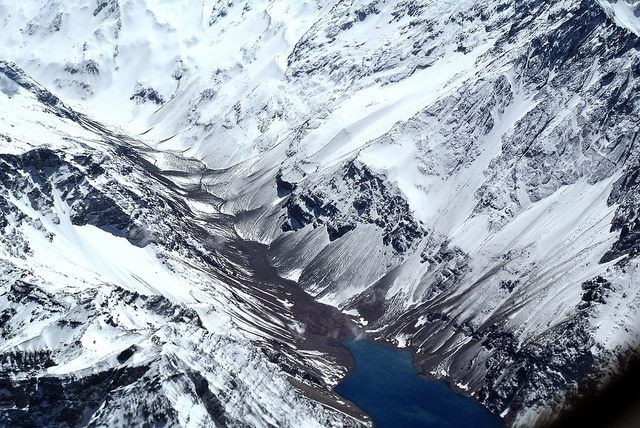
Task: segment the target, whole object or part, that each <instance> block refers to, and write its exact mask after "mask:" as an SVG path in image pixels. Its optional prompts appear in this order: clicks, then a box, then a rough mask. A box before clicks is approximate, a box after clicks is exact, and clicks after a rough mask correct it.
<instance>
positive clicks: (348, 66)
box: [0, 0, 640, 424]
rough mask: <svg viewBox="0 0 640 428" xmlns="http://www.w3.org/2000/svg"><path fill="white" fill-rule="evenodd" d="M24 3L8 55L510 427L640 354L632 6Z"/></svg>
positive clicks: (569, 2)
mask: <svg viewBox="0 0 640 428" xmlns="http://www.w3.org/2000/svg"><path fill="white" fill-rule="evenodd" d="M15 3H16V2H3V3H1V4H2V8H1V10H2V11H3V12H4V14H3V15H4V16H5V17H6V18H5V27H6V28H7V30H8V31H6V32H4V33H3V34H2V36H0V37H2V38H3V39H2V41H3V43H2V46H3V48H2V49H3V50H2V54H3V56H4V57H6V58H10V59H12V60H14V61H16V62H18V63H19V64H20V65H21V66H22V67H24V68H25V69H26V70H28V71H29V73H32V74H33V75H34V76H37V77H38V79H39V80H40V81H42V82H44V83H45V84H46V86H47V87H49V88H51V89H52V90H53V91H54V92H56V93H57V94H59V95H60V96H63V97H64V98H65V99H68V100H70V102H71V101H72V102H74V103H77V105H78V106H79V108H81V109H84V110H85V111H92V112H95V113H96V115H97V117H99V118H101V120H105V121H107V122H109V123H111V124H114V125H117V126H119V127H121V128H122V129H125V130H127V132H129V133H131V134H140V135H138V137H139V138H141V139H142V140H144V141H146V142H147V143H148V144H149V145H152V146H153V147H154V148H156V149H158V150H164V151H166V153H171V152H172V151H180V152H182V153H183V154H184V155H185V156H187V157H193V158H196V159H197V160H199V161H202V162H203V163H204V164H206V165H207V166H208V167H209V168H214V169H215V170H211V171H208V172H207V173H206V174H204V175H202V176H201V177H199V178H200V179H199V183H200V185H201V187H202V188H203V189H206V191H207V192H208V193H209V194H213V195H215V196H216V199H215V202H213V201H212V200H206V201H204V202H205V204H204V205H202V201H200V202H199V203H198V207H200V208H201V209H205V208H204V207H206V206H209V205H211V203H212V202H213V204H214V205H217V206H218V207H219V209H220V210H221V211H222V212H223V213H225V215H227V216H229V222H230V223H232V225H233V230H234V231H237V233H238V234H239V235H240V236H241V237H242V238H243V239H245V240H247V241H251V242H258V243H260V244H261V245H264V246H265V247H264V248H267V251H268V253H269V254H268V257H269V260H270V262H271V263H272V264H273V266H275V267H276V268H277V269H278V272H279V273H280V275H281V276H282V277H283V278H287V279H288V280H292V281H295V282H297V283H298V284H299V286H300V287H301V288H303V289H304V290H306V291H307V292H308V293H309V294H310V295H312V296H313V297H314V298H316V299H317V300H319V301H320V302H323V303H328V304H330V305H333V306H335V307H337V308H340V309H341V310H343V311H344V312H345V313H347V314H349V315H351V316H352V317H353V318H354V319H355V320H356V321H358V322H359V323H360V324H361V325H362V326H363V327H364V329H365V330H366V331H367V333H368V334H369V335H371V336H372V337H376V338H380V339H384V340H388V341H390V342H391V343H394V344H396V345H398V346H407V347H410V348H411V349H412V350H413V351H415V352H416V354H417V356H418V358H417V361H418V363H419V365H420V367H421V369H422V370H423V371H424V372H426V373H431V374H433V375H435V376H439V377H446V378H448V379H450V380H451V381H453V382H455V383H456V384H457V385H458V386H459V387H460V388H461V389H464V390H466V391H467V392H468V393H469V394H473V395H474V396H476V397H478V398H479V399H481V401H482V402H483V403H485V404H486V405H487V406H489V408H491V409H492V410H493V411H494V412H496V413H498V414H502V415H503V416H505V417H506V420H507V421H508V422H510V423H514V424H530V423H531V422H532V421H537V422H541V423H542V422H544V421H545V420H547V418H549V417H551V415H552V414H553V412H554V411H556V410H557V409H558V408H561V407H562V406H564V405H566V403H567V402H568V401H569V400H570V399H571V398H572V397H574V396H576V395H580V394H582V393H584V392H585V391H587V390H590V389H593V388H595V387H597V385H598V383H599V382H600V381H601V380H602V379H604V378H606V377H607V376H609V375H610V374H611V373H613V372H615V371H616V370H617V369H618V364H623V363H624V361H625V360H626V359H627V358H628V357H629V356H630V354H631V353H632V352H634V350H636V349H638V344H639V343H638V342H639V337H638V330H637V328H636V326H637V322H638V320H639V314H638V310H639V305H640V297H639V296H638V291H637V287H635V285H636V284H637V282H638V277H637V274H636V271H637V263H638V261H637V255H638V249H637V239H636V238H637V236H638V235H637V233H638V230H637V229H638V221H637V207H638V205H637V203H638V202H637V196H636V193H637V192H636V189H637V181H638V178H637V171H638V148H637V144H635V142H636V138H637V129H638V117H640V115H639V114H638V101H637V98H636V96H635V93H636V92H637V91H636V89H637V85H638V80H637V75H638V67H639V61H640V56H639V54H638V50H637V44H638V41H637V18H635V15H634V10H635V3H631V2H624V1H622V0H618V1H613V0H602V1H600V0H599V1H596V2H593V1H588V0H584V1H580V0H562V1H546V0H543V1H538V0H536V1H533V0H531V1H528V0H525V1H520V2H508V1H499V0H497V1H493V0H492V1H487V2H483V3H481V4H478V3H473V2H465V1H463V2H460V1H447V0H438V1H435V2H434V1H400V2H391V1H383V0H378V1H366V2H365V1H346V0H333V1H318V2H294V3H295V5H292V4H290V3H291V2H284V1H240V2H209V1H203V2H202V3H201V4H197V5H193V4H182V3H180V5H176V4H174V5H172V6H168V5H166V4H165V3H164V2H159V1H151V0H147V1H140V2H131V1H116V0H112V1H98V2H96V1H90V0H76V1H73V2H68V1H65V2H62V1H54V2H48V4H47V5H46V6H45V7H41V6H40V5H35V4H30V2H23V3H21V4H15ZM230 229H231V227H230ZM256 245H257V244H256Z"/></svg>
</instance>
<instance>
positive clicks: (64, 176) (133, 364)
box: [0, 63, 367, 427]
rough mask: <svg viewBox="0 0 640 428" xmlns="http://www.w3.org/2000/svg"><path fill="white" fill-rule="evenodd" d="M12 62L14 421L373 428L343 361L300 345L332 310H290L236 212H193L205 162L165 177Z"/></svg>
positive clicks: (7, 402) (4, 306)
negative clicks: (247, 248)
mask: <svg viewBox="0 0 640 428" xmlns="http://www.w3.org/2000/svg"><path fill="white" fill-rule="evenodd" d="M1 69H2V70H3V75H2V76H3V78H7V79H12V81H13V82H14V83H15V84H16V85H17V87H18V89H16V90H15V91H14V92H13V94H12V97H11V98H10V99H9V98H8V97H6V96H4V101H3V104H2V110H3V111H2V116H3V120H4V124H5V125H6V126H5V127H4V128H3V130H4V131H6V132H7V133H8V135H10V136H8V137H7V138H5V141H6V142H5V143H3V145H2V146H1V148H0V219H2V221H1V222H0V232H1V234H2V245H1V247H0V278H2V280H1V281H0V329H1V331H2V338H3V341H2V345H1V346H0V384H1V385H2V390H3V391H4V392H3V393H2V394H1V397H0V409H1V411H0V423H2V424H3V425H15V424H16V423H19V424H24V425H33V426H44V425H65V424H66V425H69V426H85V425H91V426H97V425H120V426H121V425H138V424H140V423H143V422H144V423H148V424H151V425H155V424H160V425H171V426H174V425H183V426H188V425H198V426H246V425H247V424H253V425H262V424H265V423H269V424H277V425H283V426H291V427H298V426H302V425H311V426H313V425H315V426H324V425H352V426H359V425H366V424H367V423H366V419H364V418H363V416H362V415H361V414H360V413H359V412H358V411H357V410H356V409H355V408H353V407H349V406H348V405H344V404H341V403H339V402H338V401H337V398H336V397H335V396H334V395H333V394H332V393H331V392H330V388H331V387H332V386H333V385H334V384H335V382H336V381H337V379H338V378H339V376H340V375H341V374H342V373H343V372H344V370H345V367H344V366H343V365H342V364H344V361H345V360H344V359H336V355H337V354H336V353H334V354H333V355H331V354H325V353H318V352H313V353H309V354H305V353H304V350H305V349H307V347H308V344H307V339H308V338H309V337H312V336H313V335H314V334H315V335H317V334H318V333H317V331H318V329H319V327H317V326H314V325H313V323H314V322H315V323H319V321H318V320H319V319H322V318H323V317H328V316H327V315H326V311H327V310H329V309H325V308H323V307H318V309H314V306H313V303H311V302H308V301H307V303H305V300H298V301H297V303H298V304H299V305H300V306H297V307H293V306H292V305H291V304H290V302H289V301H287V300H286V298H287V296H291V294H292V292H287V284H285V283H278V282H275V283H272V282H270V281H273V279H272V278H271V277H269V276H268V275H267V274H266V273H262V272H258V271H257V270H256V266H259V263H258V262H255V261H254V265H248V264H246V261H245V260H243V259H242V255H234V250H233V247H234V246H238V245H242V240H241V239H239V238H238V237H237V235H236V234H235V233H234V232H233V229H232V228H231V227H230V223H229V221H228V220H224V219H215V218H214V217H210V215H209V214H206V213H205V212H201V211H199V210H197V209H196V208H194V207H192V206H191V205H192V204H195V202H194V201H196V199H192V198H191V197H190V196H189V195H190V194H194V195H197V201H199V202H200V203H202V202H203V201H205V200H206V195H207V193H206V192H205V191H203V190H201V189H200V190H198V178H199V177H200V176H201V175H202V174H203V172H202V171H203V169H202V166H201V165H199V164H197V163H195V162H188V161H181V160H180V159H179V158H175V157H172V156H169V157H168V158H166V159H165V161H168V162H170V163H173V166H174V167H178V168H180V170H175V169H172V170H167V171H165V170H162V169H161V168H159V167H157V166H155V165H153V163H151V162H150V160H151V159H155V161H157V162H158V161H160V159H159V158H155V157H154V156H160V154H158V153H155V152H153V151H150V150H149V149H146V148H144V147H143V146H142V145H140V143H138V142H136V141H134V140H130V139H127V138H125V137H122V136H119V135H116V134H113V133H110V132H109V131H108V130H107V129H105V128H103V127H102V125H100V124H99V123H97V122H93V121H91V120H90V119H88V118H86V117H85V116H83V115H81V114H77V113H74V112H73V111H72V110H70V109H69V108H68V107H66V106H65V105H64V104H62V103H61V102H60V101H59V100H57V99H56V98H55V97H54V96H53V95H52V94H50V93H47V91H46V90H45V89H43V88H41V87H39V86H38V85H37V84H36V83H35V82H33V81H31V80H29V79H28V77H26V76H25V75H24V74H22V72H21V71H20V70H19V69H17V68H16V67H15V66H13V65H11V64H7V63H2V68H1ZM191 176H193V177H191ZM177 177H181V178H182V179H183V180H185V181H183V182H181V184H177V181H179V180H178V178H177ZM174 180H176V181H174ZM209 202H210V203H211V204H212V205H213V204H214V203H215V198H211V200H210V201H209ZM265 265H266V263H265ZM263 269H264V268H263ZM273 278H276V277H275V275H274V276H273ZM258 284H259V286H258ZM252 289H254V290H255V291H251V290H252ZM260 293H264V294H265V295H264V296H262V297H260ZM323 311H324V312H323ZM335 323H336V326H335V327H332V326H331V325H330V323H328V322H325V323H323V324H322V323H320V325H321V326H322V327H323V328H325V329H327V332H325V336H324V337H330V335H331V331H334V330H335V331H338V330H339V329H340V328H342V327H341V326H340V321H339V319H336V321H335ZM345 325H346V324H345ZM332 329H333V330H332ZM321 337H323V336H321ZM323 343H324V342H322V341H321V340H320V341H317V343H316V344H315V345H314V347H315V348H316V349H317V348H323V347H324V348H326V345H323ZM298 350H300V351H298ZM299 352H300V353H299ZM294 386H295V387H294ZM309 391H313V393H310V392H309ZM305 394H306V395H309V396H310V395H314V400H313V401H312V400H311V399H309V398H306V397H305ZM320 403H322V404H323V405H328V406H329V407H323V406H322V405H321V404H320ZM332 409H340V412H338V411H336V410H332ZM345 412H346V413H345ZM348 414H351V415H352V416H347V415H348ZM251 421H253V422H251Z"/></svg>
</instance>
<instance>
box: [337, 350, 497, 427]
mask: <svg viewBox="0 0 640 428" xmlns="http://www.w3.org/2000/svg"><path fill="white" fill-rule="evenodd" d="M344 346H346V347H347V348H348V349H349V350H350V351H351V354H352V355H353V358H354V360H355V370H354V371H353V372H352V373H351V374H350V375H349V376H348V377H347V378H346V379H345V380H344V381H343V382H342V383H341V384H339V385H338V386H337V387H336V389H335V391H336V392H337V393H338V394H340V395H341V396H342V397H344V398H346V399H347V400H350V401H352V402H353V403H355V404H356V405H357V406H358V407H360V408H361V409H362V410H364V411H365V412H366V413H367V414H369V415H370V416H371V417H372V418H373V420H374V421H375V424H376V427H378V428H396V427H402V428H413V427H430V428H432V427H433V428H440V427H442V428H445V427H446V428H450V427H461V428H462V427H464V428H468V427H474V428H485V427H486V428H488V427H491V428H497V427H501V426H502V420H501V419H500V418H499V417H497V416H495V415H494V414H492V413H491V412H489V411H488V410H487V409H486V408H485V407H483V406H482V405H481V404H480V403H478V402H477V401H475V400H474V399H472V398H469V397H465V396H463V395H460V394H457V393H456V392H454V391H453V390H452V389H451V388H450V387H449V385H448V384H446V383H445V382H441V381H435V380H427V379H425V378H424V377H421V376H420V375H419V374H418V372H417V371H416V370H415V369H414V368H413V357H412V355H411V354H410V353H409V352H405V351H402V350H398V349H391V348H387V347H385V346H382V345H380V344H378V343H375V342H372V341H369V340H349V341H346V342H344Z"/></svg>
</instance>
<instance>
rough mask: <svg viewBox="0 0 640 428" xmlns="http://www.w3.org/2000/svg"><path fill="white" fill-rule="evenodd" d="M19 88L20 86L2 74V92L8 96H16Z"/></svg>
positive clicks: (0, 82) (0, 85)
mask: <svg viewBox="0 0 640 428" xmlns="http://www.w3.org/2000/svg"><path fill="white" fill-rule="evenodd" d="M19 88H20V86H18V84H17V83H16V82H14V81H13V80H11V79H9V78H8V77H7V76H5V75H3V74H0V91H2V93H4V94H5V95H6V96H8V97H12V96H14V95H15V94H16V93H18V89H19Z"/></svg>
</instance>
